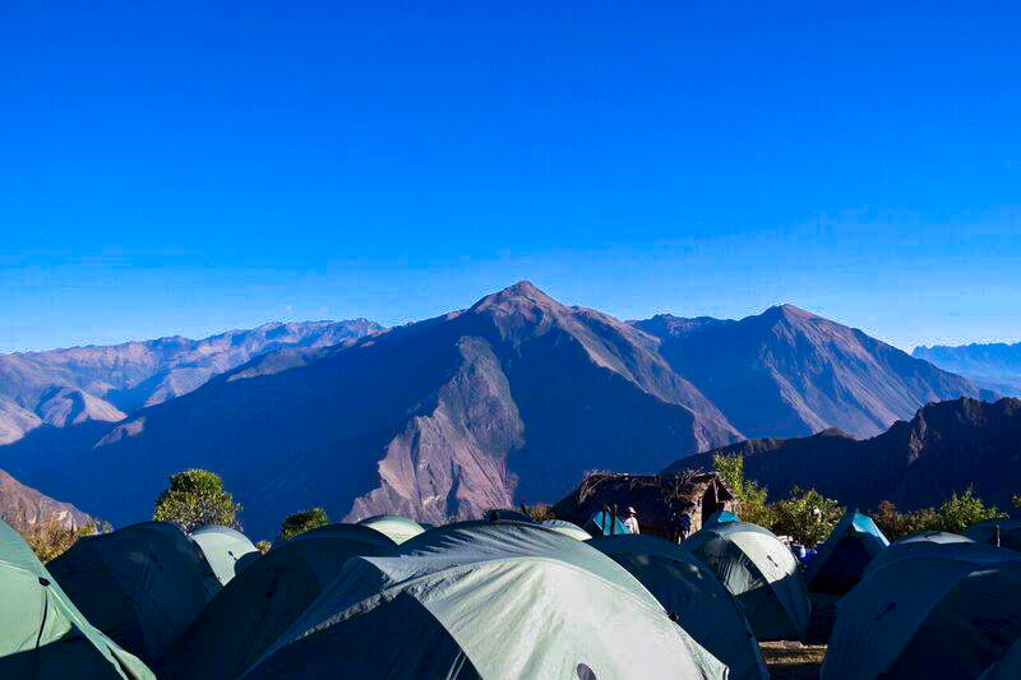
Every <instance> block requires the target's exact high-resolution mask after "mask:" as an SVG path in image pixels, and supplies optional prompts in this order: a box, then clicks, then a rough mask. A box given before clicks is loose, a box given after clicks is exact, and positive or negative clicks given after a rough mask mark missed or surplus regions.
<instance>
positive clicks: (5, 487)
mask: <svg viewBox="0 0 1021 680" xmlns="http://www.w3.org/2000/svg"><path fill="white" fill-rule="evenodd" d="M0 519H2V520H3V521H5V522H7V523H8V524H10V525H11V526H12V527H14V528H15V529H17V530H18V531H28V530H30V529H31V528H32V527H34V526H36V525H38V524H39V523H40V522H45V521H55V522H57V523H58V524H60V525H61V526H64V527H65V528H68V529H73V528H76V527H79V526H83V525H85V524H86V523H88V522H89V517H88V516H87V515H86V514H85V513H83V512H82V511H80V510H79V509H78V508H76V507H74V506H73V505H71V504H70V503H61V502H59V501H55V500H53V499H52V498H50V497H49V496H45V495H43V494H41V493H39V492H38V491H36V490H35V489H32V488H30V487H27V486H25V485H24V484H22V483H21V482H19V481H18V480H16V479H14V477H11V476H10V475H9V474H7V473H6V472H4V471H3V470H0Z"/></svg>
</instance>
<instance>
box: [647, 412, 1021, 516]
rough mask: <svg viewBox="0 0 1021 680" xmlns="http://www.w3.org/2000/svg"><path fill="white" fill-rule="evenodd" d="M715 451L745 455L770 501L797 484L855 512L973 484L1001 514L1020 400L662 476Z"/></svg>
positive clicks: (1016, 463)
mask: <svg viewBox="0 0 1021 680" xmlns="http://www.w3.org/2000/svg"><path fill="white" fill-rule="evenodd" d="M717 453H729V454H733V453H741V454H743V455H744V456H745V474H746V476H747V477H748V478H750V479H755V480H757V481H759V482H761V483H763V484H765V485H766V486H767V487H769V489H770V492H771V495H773V496H774V497H776V496H779V495H783V494H784V493H786V491H787V489H789V488H790V487H791V486H792V485H795V484H797V485H799V486H801V487H802V488H809V487H814V488H817V489H819V490H820V491H822V492H823V493H824V494H826V495H827V496H831V497H833V498H837V499H839V500H841V501H842V502H844V503H847V504H849V505H856V506H858V507H859V508H872V507H875V506H876V505H877V504H878V503H879V501H881V500H892V501H894V502H895V503H896V504H897V506H898V507H900V508H902V509H915V508H918V507H924V506H928V505H937V504H939V503H941V502H942V501H943V500H944V499H945V498H946V497H947V496H949V495H950V492H951V491H954V490H957V491H963V490H964V489H965V488H966V487H967V486H968V485H969V484H974V485H975V490H976V492H977V493H978V495H979V496H981V497H982V498H983V499H984V500H986V501H990V502H994V503H996V504H998V505H999V506H1000V507H1001V508H1007V507H1010V499H1011V496H1012V495H1013V494H1015V493H1018V484H1019V483H1021V400H1018V399H1001V400H1000V401H997V402H996V403H987V402H981V401H977V400H974V399H967V398H964V399H957V400H953V401H944V402H940V403H936V404H929V405H927V406H925V407H924V408H922V409H920V410H919V411H918V413H916V414H915V416H914V418H912V419H911V421H910V422H905V421H899V422H897V423H895V424H894V425H893V426H892V427H891V428H890V429H889V430H887V431H886V432H884V433H883V434H881V435H879V436H877V437H873V438H872V439H868V440H864V441H857V440H855V439H852V438H850V437H848V436H847V435H844V434H842V433H840V432H835V431H828V432H822V433H819V434H817V435H814V436H812V437H805V438H799V439H788V440H781V439H773V440H752V441H748V442H742V443H739V444H735V445H733V446H729V447H725V448H722V449H719V450H714V451H709V452H707V453H703V454H699V455H697V456H692V457H689V458H686V459H682V460H679V461H676V462H675V463H674V464H673V465H671V466H669V467H668V468H667V470H668V471H670V472H676V471H678V470H680V469H684V468H699V467H701V468H705V467H709V466H711V465H712V459H713V455H715V454H717Z"/></svg>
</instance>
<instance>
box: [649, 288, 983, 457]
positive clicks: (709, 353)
mask: <svg viewBox="0 0 1021 680" xmlns="http://www.w3.org/2000/svg"><path fill="white" fill-rule="evenodd" d="M635 325H636V326H637V327H638V328H641V329H643V330H645V331H647V332H649V333H652V334H654V335H656V336H657V337H659V338H660V339H661V340H662V345H661V347H660V353H661V354H662V355H663V357H664V358H665V359H666V360H667V361H668V362H669V363H670V365H671V367H672V368H673V369H674V370H675V371H676V372H677V373H679V374H681V375H683V376H684V377H686V378H687V379H688V380H690V381H691V383H692V384H693V385H695V387H697V388H698V389H699V390H700V391H701V392H702V394H704V395H705V396H706V398H708V399H709V400H710V401H712V402H713V403H714V404H715V405H716V406H717V407H718V408H719V409H720V410H721V411H723V413H724V414H725V415H726V416H727V418H728V419H729V420H730V422H731V423H733V425H734V426H735V427H737V429H739V430H741V432H742V433H744V434H745V435H746V436H747V437H796V436H802V435H809V434H812V433H815V432H819V431H821V430H824V429H827V428H831V427H837V428H840V429H842V430H845V431H847V432H850V433H853V434H855V435H857V436H871V435H874V434H879V433H880V432H882V431H883V430H885V429H886V428H887V427H889V426H890V424H891V423H893V422H894V421H895V420H898V419H904V418H910V417H911V415H912V414H914V412H915V411H916V410H917V409H918V407H919V406H921V405H923V404H926V403H928V402H930V401H939V400H942V399H955V398H957V397H959V396H970V397H978V398H983V399H992V398H995V397H996V396H998V395H996V394H995V393H994V392H991V391H987V390H980V389H978V388H977V387H975V386H974V385H973V384H971V383H970V382H969V381H968V380H966V379H964V378H962V377H960V376H958V375H954V374H951V373H947V372H946V371H943V370H940V369H938V368H936V367H935V366H933V365H932V364H930V363H928V362H926V361H923V360H921V359H914V358H912V357H910V356H908V355H907V354H906V353H904V352H902V351H901V350H899V349H897V348H896V347H893V346H891V345H888V344H886V343H884V342H881V341H879V340H876V339H875V338H872V337H869V336H868V335H866V334H865V333H863V332H862V331H860V330H857V329H854V328H848V327H847V326H842V325H840V324H838V323H834V322H833V321H829V320H828V319H824V318H822V317H819V316H816V315H814V314H811V313H809V312H806V311H805V310H803V309H798V308H797V307H794V306H792V305H782V306H779V307H772V308H770V309H767V310H766V311H765V312H763V313H762V314H759V315H757V316H749V317H747V318H745V319H741V320H740V321H719V320H716V319H709V318H705V317H703V318H700V319H679V318H676V317H670V316H657V317H654V318H652V319H649V320H648V321H639V322H635Z"/></svg>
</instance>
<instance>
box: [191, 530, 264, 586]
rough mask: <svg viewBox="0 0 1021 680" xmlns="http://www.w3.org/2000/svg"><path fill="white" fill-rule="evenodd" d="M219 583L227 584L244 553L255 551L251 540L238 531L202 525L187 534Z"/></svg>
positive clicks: (249, 553) (248, 553) (235, 571)
mask: <svg viewBox="0 0 1021 680" xmlns="http://www.w3.org/2000/svg"><path fill="white" fill-rule="evenodd" d="M189 536H190V537H191V540H193V541H195V543H196V544H197V545H198V547H199V549H200V550H201V551H202V554H203V555H204V556H205V558H206V562H208V563H209V566H210V567H211V568H212V570H213V573H214V574H216V578H217V579H219V581H220V583H222V584H223V585H227V583H228V582H230V580H231V579H232V578H234V574H235V573H237V570H238V564H239V562H241V561H242V560H243V558H244V557H245V555H251V554H252V553H255V552H257V551H256V549H255V546H254V545H252V542H251V541H250V540H248V537H247V536H245V535H244V534H243V533H241V532H240V531H236V530H235V529H231V528H230V527H222V526H219V525H215V524H210V525H208V526H204V527H202V528H200V529H196V530H195V531H193V532H191V533H190V534H189Z"/></svg>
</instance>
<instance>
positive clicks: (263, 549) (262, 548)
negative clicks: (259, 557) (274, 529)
mask: <svg viewBox="0 0 1021 680" xmlns="http://www.w3.org/2000/svg"><path fill="white" fill-rule="evenodd" d="M272 547H273V544H272V543H270V542H269V541H267V540H266V539H262V540H261V541H259V542H258V543H256V544H255V549H256V550H258V551H259V553H260V554H263V555H265V554H266V553H268V552H269V549H270V548H272Z"/></svg>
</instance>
